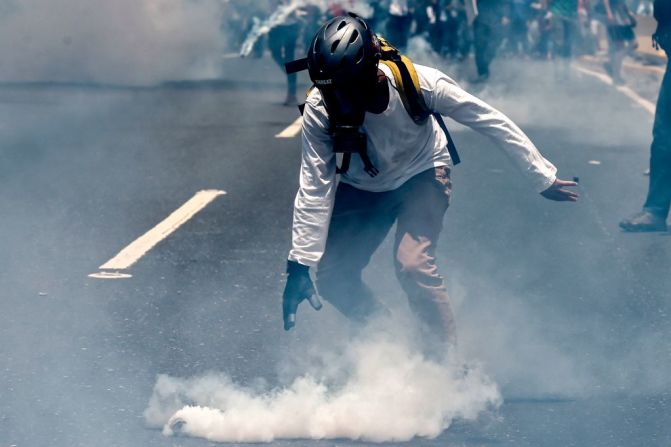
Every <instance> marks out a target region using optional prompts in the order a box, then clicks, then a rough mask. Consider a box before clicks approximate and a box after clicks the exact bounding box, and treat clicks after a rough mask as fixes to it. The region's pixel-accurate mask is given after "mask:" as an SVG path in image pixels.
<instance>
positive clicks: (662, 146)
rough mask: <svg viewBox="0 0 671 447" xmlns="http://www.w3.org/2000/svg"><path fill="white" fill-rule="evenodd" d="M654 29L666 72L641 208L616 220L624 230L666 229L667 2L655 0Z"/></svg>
mask: <svg viewBox="0 0 671 447" xmlns="http://www.w3.org/2000/svg"><path fill="white" fill-rule="evenodd" d="M654 8H655V19H657V31H656V32H655V34H654V35H653V39H654V42H655V45H657V46H658V47H659V48H662V49H663V50H664V51H665V52H666V55H667V62H666V72H665V73H664V79H663V80H662V86H661V88H660V90H659V98H658V100H657V110H656V112H655V123H654V125H653V128H652V146H651V147H650V179H649V185H648V196H647V198H646V200H645V204H644V205H643V210H642V211H640V212H638V213H636V214H634V215H633V216H631V217H629V218H627V219H624V220H623V221H622V222H620V227H621V228H622V229H623V230H625V231H666V230H667V225H666V219H667V218H668V216H669V204H671V74H670V73H669V58H668V56H669V55H670V54H671V1H669V0H655V7H654Z"/></svg>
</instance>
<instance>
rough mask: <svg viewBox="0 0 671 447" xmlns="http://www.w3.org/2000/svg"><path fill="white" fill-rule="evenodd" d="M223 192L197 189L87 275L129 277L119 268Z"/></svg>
mask: <svg viewBox="0 0 671 447" xmlns="http://www.w3.org/2000/svg"><path fill="white" fill-rule="evenodd" d="M224 194H226V191H220V190H216V189H209V190H204V191H198V192H197V193H196V195H194V196H193V197H192V198H190V199H189V200H188V201H187V202H186V203H184V205H182V206H180V207H179V208H177V209H176V210H175V211H173V212H172V214H170V215H169V216H168V217H166V218H165V219H163V221H161V222H160V223H159V224H158V225H156V226H155V227H154V228H152V229H151V230H149V231H147V232H146V233H145V234H143V235H142V236H140V237H139V238H137V239H135V240H134V241H133V242H131V243H130V244H129V245H128V246H127V247H126V248H124V249H123V250H121V251H120V252H119V253H118V254H117V255H116V256H114V257H113V258H112V259H110V260H109V261H107V262H106V263H104V264H103V265H101V266H100V267H99V268H100V269H101V270H103V271H102V272H99V273H92V274H90V275H89V276H90V277H92V278H101V279H117V278H130V277H131V276H132V275H130V274H128V273H120V272H119V270H126V269H127V268H129V267H130V266H131V265H133V264H135V263H136V262H137V261H138V260H139V259H140V258H141V257H142V256H144V255H145V254H146V253H147V252H148V251H149V250H151V249H152V248H154V246H156V244H158V243H159V242H161V241H162V240H163V239H165V238H166V237H168V236H170V235H171V234H172V233H173V232H175V231H176V230H177V229H178V228H179V227H181V226H182V225H184V224H185V223H186V222H188V221H189V219H191V218H192V217H193V216H194V215H195V214H196V213H197V212H198V211H200V210H202V209H203V208H205V207H206V206H207V205H209V204H210V203H211V202H212V201H213V200H214V199H216V198H217V197H219V196H221V195H224ZM105 270H107V271H105Z"/></svg>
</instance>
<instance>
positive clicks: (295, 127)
mask: <svg viewBox="0 0 671 447" xmlns="http://www.w3.org/2000/svg"><path fill="white" fill-rule="evenodd" d="M302 126H303V117H302V116H299V117H298V118H296V121H294V122H293V123H291V124H290V125H289V127H287V128H286V129H284V130H283V131H282V132H280V133H278V134H277V135H275V138H293V137H295V136H296V135H298V134H299V133H300V132H301V127H302Z"/></svg>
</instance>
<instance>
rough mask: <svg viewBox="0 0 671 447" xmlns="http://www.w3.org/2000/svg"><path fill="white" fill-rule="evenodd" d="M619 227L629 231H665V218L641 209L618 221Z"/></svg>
mask: <svg viewBox="0 0 671 447" xmlns="http://www.w3.org/2000/svg"><path fill="white" fill-rule="evenodd" d="M620 228H622V229H623V230H624V231H631V232H643V231H666V219H665V218H663V217H661V216H658V215H656V214H653V213H651V212H650V211H641V212H640V213H636V214H634V215H633V216H631V217H630V218H628V219H624V220H623V221H622V222H620Z"/></svg>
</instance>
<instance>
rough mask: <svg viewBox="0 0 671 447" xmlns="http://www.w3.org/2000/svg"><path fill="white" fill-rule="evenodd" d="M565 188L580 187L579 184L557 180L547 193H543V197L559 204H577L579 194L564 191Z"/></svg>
mask: <svg viewBox="0 0 671 447" xmlns="http://www.w3.org/2000/svg"><path fill="white" fill-rule="evenodd" d="M564 186H578V183H577V182H569V181H567V180H559V179H557V180H555V182H554V183H553V184H552V185H551V186H550V187H549V188H548V189H546V190H545V191H543V192H542V193H541V195H542V196H543V197H545V198H546V199H549V200H555V201H557V202H577V201H578V197H579V196H578V194H577V193H575V192H573V191H569V190H568V189H564Z"/></svg>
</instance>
